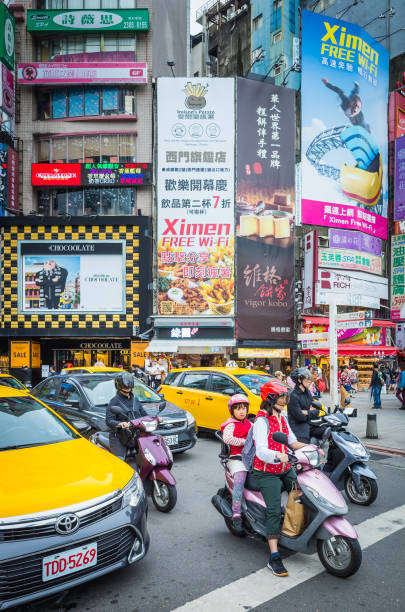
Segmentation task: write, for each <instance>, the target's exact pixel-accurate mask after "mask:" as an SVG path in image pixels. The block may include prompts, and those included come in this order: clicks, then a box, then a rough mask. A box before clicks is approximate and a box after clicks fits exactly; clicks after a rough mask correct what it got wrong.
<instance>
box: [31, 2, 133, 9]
mask: <svg viewBox="0 0 405 612" xmlns="http://www.w3.org/2000/svg"><path fill="white" fill-rule="evenodd" d="M37 8H39V9H82V8H87V9H101V8H103V9H116V8H129V9H134V8H136V0H37Z"/></svg>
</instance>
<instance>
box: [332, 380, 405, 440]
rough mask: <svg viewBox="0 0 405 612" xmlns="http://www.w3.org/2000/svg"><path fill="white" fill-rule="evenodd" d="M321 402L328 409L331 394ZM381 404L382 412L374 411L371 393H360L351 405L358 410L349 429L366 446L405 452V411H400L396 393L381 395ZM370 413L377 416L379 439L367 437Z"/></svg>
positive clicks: (351, 419) (351, 420)
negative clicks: (368, 415) (368, 414)
mask: <svg viewBox="0 0 405 612" xmlns="http://www.w3.org/2000/svg"><path fill="white" fill-rule="evenodd" d="M321 401H322V402H323V403H324V404H325V407H326V408H327V407H328V406H329V405H330V401H329V393H323V394H322V398H321ZM381 404H382V410H373V409H372V402H371V401H370V393H365V392H360V393H358V394H357V395H356V396H355V397H353V398H352V403H351V406H353V408H357V417H353V418H350V423H349V425H348V428H349V429H350V431H352V432H353V433H354V434H355V435H356V436H358V437H359V438H360V439H361V440H362V441H363V442H364V443H365V444H370V445H372V446H381V447H384V448H387V449H394V448H396V449H400V450H404V451H405V410H399V406H400V402H399V401H398V400H397V398H396V397H395V394H394V393H389V394H387V395H385V394H381ZM368 412H371V413H372V414H376V415H377V431H378V439H373V440H369V439H367V438H366V437H365V436H366V429H367V413H368Z"/></svg>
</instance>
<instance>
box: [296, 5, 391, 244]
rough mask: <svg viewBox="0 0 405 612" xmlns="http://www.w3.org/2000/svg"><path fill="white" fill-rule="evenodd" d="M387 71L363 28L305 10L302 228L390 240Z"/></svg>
mask: <svg viewBox="0 0 405 612" xmlns="http://www.w3.org/2000/svg"><path fill="white" fill-rule="evenodd" d="M388 69H389V54H388V51H387V50H386V49H384V47H383V46H382V45H380V44H379V43H377V42H376V41H375V40H374V39H373V38H371V36H369V34H367V32H366V31H365V30H363V29H362V28H360V27H359V26H357V25H355V24H353V23H349V22H346V21H341V20H338V19H333V18H332V17H326V16H325V15H320V14H316V13H311V12H309V11H303V17H302V88H301V98H302V199H301V219H302V222H303V223H309V224H312V225H322V226H326V227H339V228H342V229H352V230H360V231H362V232H365V233H367V234H370V235H372V236H378V237H380V238H384V239H386V238H387V209H388V180H387V179H388V167H387V166H388V143H387V102H388Z"/></svg>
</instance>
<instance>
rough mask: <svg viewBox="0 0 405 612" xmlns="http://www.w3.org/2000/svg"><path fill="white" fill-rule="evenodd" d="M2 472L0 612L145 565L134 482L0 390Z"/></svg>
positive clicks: (138, 486) (46, 415)
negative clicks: (122, 570)
mask: <svg viewBox="0 0 405 612" xmlns="http://www.w3.org/2000/svg"><path fill="white" fill-rule="evenodd" d="M0 473H1V478H0V499H1V504H0V585H1V588H0V610H3V609H6V608H9V607H13V606H21V605H24V604H26V603H28V602H31V601H33V600H35V599H40V598H43V597H48V596H51V595H54V594H55V593H58V592H59V591H62V590H67V589H69V588H71V587H74V586H75V585H78V584H82V583H83V582H85V581H87V580H92V579H93V578H98V577H100V576H103V575H104V574H106V573H108V572H111V571H113V570H115V569H118V568H120V567H124V566H126V565H128V564H131V563H134V562H135V561H138V560H139V559H141V558H142V557H144V556H145V554H146V552H147V549H148V545H149V535H148V532H147V528H146V500H145V495H144V490H143V486H142V482H141V480H140V478H139V476H138V474H137V473H136V472H134V470H133V469H132V468H131V467H130V466H129V465H127V464H126V463H124V462H123V461H121V460H120V459H118V458H117V457H114V456H113V455H111V454H110V453H108V452H106V451H105V450H103V449H101V448H98V447H97V446H95V445H94V444H92V443H91V442H89V441H88V440H85V439H84V438H82V437H81V436H80V435H79V434H78V433H77V432H76V431H75V430H74V429H73V428H72V427H71V426H70V425H69V424H68V423H67V422H66V421H64V420H63V419H61V418H60V417H59V416H58V415H57V414H56V413H55V412H53V410H51V409H50V408H48V407H47V406H46V405H45V404H44V403H43V402H41V401H39V400H37V399H36V398H34V397H33V396H31V395H30V394H29V393H27V392H25V391H18V390H16V389H11V388H9V387H8V388H6V387H0ZM27 576H29V579H27ZM22 577H23V579H22ZM24 577H25V579H24Z"/></svg>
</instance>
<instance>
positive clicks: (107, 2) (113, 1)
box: [102, 0, 118, 9]
mask: <svg viewBox="0 0 405 612" xmlns="http://www.w3.org/2000/svg"><path fill="white" fill-rule="evenodd" d="M102 7H103V8H104V9H108V8H109V9H114V8H118V0H102Z"/></svg>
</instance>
